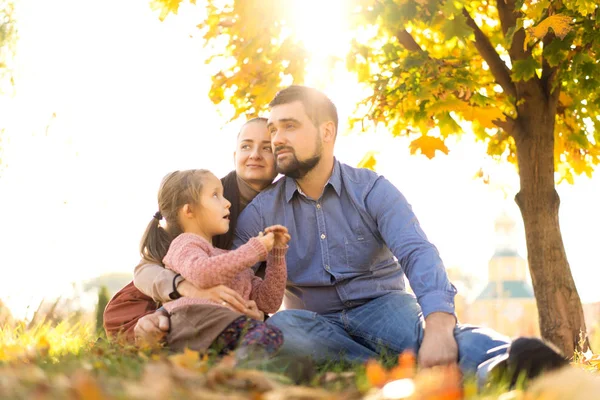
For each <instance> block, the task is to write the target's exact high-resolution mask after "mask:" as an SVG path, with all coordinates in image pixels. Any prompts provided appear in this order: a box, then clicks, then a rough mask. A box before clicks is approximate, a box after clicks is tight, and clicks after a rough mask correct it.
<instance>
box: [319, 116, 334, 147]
mask: <svg viewBox="0 0 600 400" xmlns="http://www.w3.org/2000/svg"><path fill="white" fill-rule="evenodd" d="M336 133H337V132H336V131H335V124H334V123H333V121H327V122H323V123H322V124H321V136H322V137H323V142H325V143H333V142H334V141H335V135H336Z"/></svg>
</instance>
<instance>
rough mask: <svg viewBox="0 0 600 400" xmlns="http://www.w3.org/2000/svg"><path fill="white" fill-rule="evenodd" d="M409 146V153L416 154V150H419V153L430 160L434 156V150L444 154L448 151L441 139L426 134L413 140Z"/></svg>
mask: <svg viewBox="0 0 600 400" xmlns="http://www.w3.org/2000/svg"><path fill="white" fill-rule="evenodd" d="M409 146H410V154H416V153H417V150H421V154H423V155H424V156H425V157H427V158H429V159H430V160H431V159H432V158H433V157H434V156H435V152H436V150H437V151H441V152H442V153H444V154H448V152H449V150H448V147H446V144H445V143H444V141H443V140H442V139H440V138H436V137H432V136H426V135H424V136H421V137H420V138H418V139H415V140H413V141H412V142H410V145H409Z"/></svg>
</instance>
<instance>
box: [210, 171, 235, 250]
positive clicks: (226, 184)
mask: <svg viewBox="0 0 600 400" xmlns="http://www.w3.org/2000/svg"><path fill="white" fill-rule="evenodd" d="M221 182H222V183H223V197H225V198H226V199H227V200H229V202H230V203H231V207H230V208H229V230H228V231H227V232H226V233H224V234H222V235H217V236H213V240H212V243H213V246H215V247H217V248H219V249H223V250H230V249H231V247H232V246H233V238H234V236H235V227H236V226H237V219H238V216H239V215H240V213H241V212H242V211H241V205H240V189H239V188H238V182H237V174H236V172H235V171H231V172H230V173H228V174H227V175H225V177H223V178H222V179H221Z"/></svg>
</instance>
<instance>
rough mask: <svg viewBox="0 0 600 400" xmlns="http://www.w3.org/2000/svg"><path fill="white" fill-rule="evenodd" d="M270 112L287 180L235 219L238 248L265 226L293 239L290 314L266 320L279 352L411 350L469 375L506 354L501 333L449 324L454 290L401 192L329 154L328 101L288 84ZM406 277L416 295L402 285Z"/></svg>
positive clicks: (331, 118) (331, 110)
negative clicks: (279, 337) (280, 228)
mask: <svg viewBox="0 0 600 400" xmlns="http://www.w3.org/2000/svg"><path fill="white" fill-rule="evenodd" d="M270 108H271V114H270V116H269V120H268V126H267V127H268V130H269V132H270V134H271V142H272V146H273V150H274V154H275V162H276V169H277V172H279V173H281V174H284V175H285V176H286V177H285V178H284V179H281V180H280V181H279V182H277V183H276V184H275V185H273V186H272V187H270V188H269V189H267V190H265V191H264V192H262V193H261V194H260V195H258V196H257V197H256V198H255V199H254V201H253V202H252V203H251V204H250V205H249V206H248V207H247V208H246V209H245V210H244V212H243V213H242V214H241V215H240V218H239V220H238V226H237V230H236V239H235V240H234V247H236V246H239V245H241V244H243V243H245V242H246V241H247V240H248V239H250V238H251V237H253V236H255V235H256V234H258V232H260V231H261V230H263V229H264V228H265V227H266V226H269V225H271V224H282V225H284V226H286V227H287V228H288V230H289V231H290V235H291V236H292V238H294V239H293V240H292V241H291V242H290V248H289V250H288V255H287V263H288V288H287V289H288V290H287V293H286V298H285V302H284V304H285V308H286V310H285V311H282V312H279V313H277V314H275V315H273V316H272V317H271V318H270V320H269V323H270V324H273V325H276V326H277V327H279V328H280V329H281V330H282V331H283V332H284V337H285V344H284V348H283V351H284V352H289V353H294V354H298V353H306V351H309V352H310V355H311V356H313V357H314V358H316V359H321V360H324V359H332V358H333V359H337V358H340V357H344V358H346V359H350V360H365V359H367V358H369V357H376V356H377V355H378V354H380V353H381V352H386V351H387V352H395V353H399V352H402V351H405V350H413V351H415V352H417V359H418V363H419V365H420V366H421V367H429V366H433V365H439V364H448V363H454V362H456V361H457V360H458V361H459V364H460V365H461V367H462V368H463V369H464V370H468V371H475V370H476V368H477V366H478V365H479V364H481V363H482V362H484V361H486V360H487V359H489V358H491V357H493V356H495V355H498V354H501V353H504V352H505V350H506V348H507V346H508V341H507V340H506V339H505V338H503V337H501V336H500V335H498V334H495V333H494V332H492V331H484V330H483V329H475V328H474V327H467V326H460V325H459V326H457V325H456V317H455V314H454V296H455V294H456V289H455V288H454V286H453V285H452V284H451V283H450V282H449V281H448V278H447V276H446V271H445V269H444V265H443V263H442V261H441V259H440V257H439V254H438V252H437V250H436V248H435V247H434V246H433V245H432V244H431V243H429V241H428V240H427V238H426V236H425V234H424V233H423V231H422V230H421V228H420V226H419V222H418V221H417V219H416V217H415V215H414V214H413V212H412V210H411V207H410V206H409V205H408V203H407V202H406V200H405V198H404V197H403V196H402V194H400V192H399V191H398V190H397V189H396V188H395V187H394V186H393V185H392V184H391V183H390V182H389V181H387V180H386V179H385V178H383V177H381V176H378V175H377V174H375V173H374V172H372V171H369V170H365V169H356V168H352V167H350V166H347V165H345V164H342V163H340V162H339V161H337V160H336V159H335V158H334V155H333V153H334V144H335V139H336V135H337V127H338V116H337V111H336V108H335V106H334V104H333V103H332V102H331V100H329V99H328V98H327V97H326V96H325V95H323V94H322V93H320V92H318V91H317V90H314V89H311V88H307V87H302V86H291V87H288V88H286V89H284V90H282V91H281V92H279V93H278V94H277V96H275V98H274V99H273V101H272V102H271V103H270ZM394 256H395V257H396V258H397V260H398V261H396V260H395V259H394ZM405 275H406V276H407V277H408V280H409V282H410V284H411V287H412V289H413V290H414V292H415V293H416V296H417V297H416V298H415V297H414V296H413V295H411V294H409V293H407V292H406V290H405V287H404V276H405ZM417 299H418V302H417ZM425 324H426V326H427V329H424V328H425ZM490 349H495V350H494V351H492V352H489V350H490Z"/></svg>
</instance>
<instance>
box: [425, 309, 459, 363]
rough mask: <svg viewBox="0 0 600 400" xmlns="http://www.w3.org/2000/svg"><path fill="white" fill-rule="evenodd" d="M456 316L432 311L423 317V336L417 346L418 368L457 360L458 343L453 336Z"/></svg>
mask: <svg viewBox="0 0 600 400" xmlns="http://www.w3.org/2000/svg"><path fill="white" fill-rule="evenodd" d="M455 326H456V318H455V317H454V315H452V314H447V313H444V312H434V313H431V314H429V315H428V316H427V318H425V336H424V337H423V343H421V347H420V348H419V354H418V356H417V363H418V365H419V367H420V368H429V367H434V366H436V365H447V364H455V363H457V362H458V344H457V343H456V339H455V338H454V327H455Z"/></svg>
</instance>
